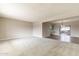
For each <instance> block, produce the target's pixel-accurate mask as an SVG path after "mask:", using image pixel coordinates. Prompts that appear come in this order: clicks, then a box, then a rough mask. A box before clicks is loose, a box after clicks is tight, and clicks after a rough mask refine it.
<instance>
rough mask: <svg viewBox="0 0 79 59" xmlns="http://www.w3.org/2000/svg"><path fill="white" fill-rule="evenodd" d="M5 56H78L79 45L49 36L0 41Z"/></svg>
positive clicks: (1, 51)
mask: <svg viewBox="0 0 79 59" xmlns="http://www.w3.org/2000/svg"><path fill="white" fill-rule="evenodd" d="M0 55H5V56H73V55H74V56H77V55H79V45H78V44H73V43H67V42H60V41H57V40H51V39H47V38H36V37H30V38H20V39H12V40H7V41H2V42H0Z"/></svg>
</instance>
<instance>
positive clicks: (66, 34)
mask: <svg viewBox="0 0 79 59" xmlns="http://www.w3.org/2000/svg"><path fill="white" fill-rule="evenodd" d="M60 40H61V41H65V42H70V41H71V26H69V25H61V27H60Z"/></svg>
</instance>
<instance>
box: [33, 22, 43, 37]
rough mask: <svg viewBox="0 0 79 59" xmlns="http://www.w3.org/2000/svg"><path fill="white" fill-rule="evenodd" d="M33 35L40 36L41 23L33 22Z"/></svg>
mask: <svg viewBox="0 0 79 59" xmlns="http://www.w3.org/2000/svg"><path fill="white" fill-rule="evenodd" d="M33 36H35V37H42V23H40V22H36V23H33Z"/></svg>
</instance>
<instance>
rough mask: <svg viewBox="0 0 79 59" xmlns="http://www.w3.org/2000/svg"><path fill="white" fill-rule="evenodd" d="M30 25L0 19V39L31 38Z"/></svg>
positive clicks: (28, 23)
mask: <svg viewBox="0 0 79 59" xmlns="http://www.w3.org/2000/svg"><path fill="white" fill-rule="evenodd" d="M32 29H33V27H32V23H30V22H25V21H19V20H11V19H6V18H0V39H10V38H20V37H24V36H32Z"/></svg>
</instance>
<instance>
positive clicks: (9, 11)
mask: <svg viewBox="0 0 79 59" xmlns="http://www.w3.org/2000/svg"><path fill="white" fill-rule="evenodd" d="M0 15H2V16H3V17H8V18H14V19H17V20H24V21H29V22H40V21H41V22H45V21H50V20H56V19H63V18H67V17H73V16H79V4H64V3H63V4H53V3H23V4H21V3H13V4H11V3H10V4H9V3H8V4H0Z"/></svg>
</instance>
